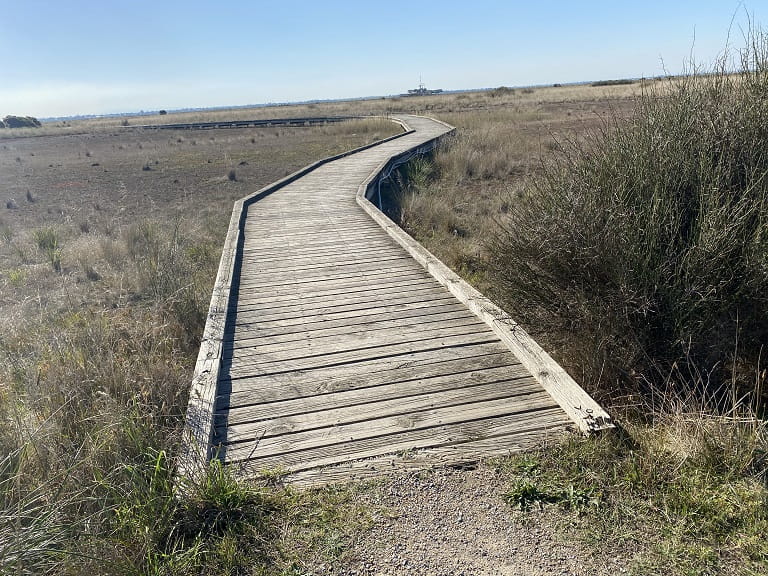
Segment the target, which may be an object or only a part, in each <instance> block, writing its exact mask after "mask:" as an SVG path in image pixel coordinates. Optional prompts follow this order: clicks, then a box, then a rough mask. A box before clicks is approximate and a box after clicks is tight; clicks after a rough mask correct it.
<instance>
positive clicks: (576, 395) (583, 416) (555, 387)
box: [357, 120, 614, 434]
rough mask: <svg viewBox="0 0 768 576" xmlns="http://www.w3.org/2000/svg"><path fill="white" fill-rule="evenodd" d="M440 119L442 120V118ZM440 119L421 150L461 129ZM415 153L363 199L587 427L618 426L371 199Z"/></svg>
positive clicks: (381, 169) (371, 181)
mask: <svg viewBox="0 0 768 576" xmlns="http://www.w3.org/2000/svg"><path fill="white" fill-rule="evenodd" d="M437 122H440V121H439V120H437ZM440 123H441V124H445V126H446V127H449V128H451V130H450V131H449V132H447V133H446V134H444V135H443V136H439V137H437V138H435V139H433V140H431V141H428V142H426V143H424V144H422V145H420V146H418V147H417V150H418V151H417V152H416V154H420V153H424V152H421V151H422V150H424V151H429V150H431V149H433V148H434V147H435V146H436V145H437V143H438V141H439V140H440V139H441V138H443V137H444V136H445V135H447V134H451V133H452V132H453V130H455V129H454V128H453V127H452V126H450V125H449V124H446V123H445V122H440ZM413 156H414V153H413V149H412V150H410V151H408V152H405V153H402V154H399V155H397V156H394V157H392V158H390V159H389V160H387V161H384V162H383V163H382V164H381V165H380V166H378V167H377V168H376V170H375V171H373V172H372V173H371V175H370V176H369V177H368V178H367V179H366V180H365V182H363V183H362V184H361V185H360V187H359V188H358V191H357V202H358V204H359V205H360V206H361V207H362V208H363V209H364V210H365V211H366V212H367V213H368V214H369V215H370V216H371V218H373V219H374V220H375V221H376V222H377V223H378V224H379V225H380V226H381V227H382V228H383V229H384V230H386V232H387V233H388V234H389V235H390V236H391V237H392V238H393V239H394V240H395V241H396V242H397V243H398V244H400V245H401V246H402V247H403V248H404V249H405V250H406V251H407V252H408V253H409V254H410V255H411V256H412V257H413V258H414V259H415V260H416V261H417V262H419V264H421V265H422V266H423V267H424V268H425V269H426V270H427V272H429V273H430V274H431V275H432V276H433V277H434V278H435V279H436V280H437V281H438V282H440V284H442V285H443V286H445V287H446V288H447V289H448V290H449V291H450V292H451V293H452V294H453V295H454V296H455V297H456V298H457V299H458V300H459V301H461V302H462V303H463V304H464V305H465V306H467V308H469V309H470V310H471V311H472V312H473V313H474V314H476V315H477V316H478V317H479V318H480V319H481V320H483V322H485V323H486V324H487V325H488V326H489V327H490V328H491V329H492V330H493V332H494V333H495V334H496V336H498V337H499V339H501V341H502V342H503V343H504V344H506V345H507V346H508V347H509V349H510V350H511V351H512V353H513V354H515V356H517V357H518V359H519V360H520V362H521V363H522V364H523V366H525V367H526V368H527V369H528V370H529V371H530V372H531V374H532V375H533V376H534V378H536V380H538V381H539V383H540V384H541V385H542V386H543V388H544V389H545V390H546V391H547V392H548V393H549V394H550V396H552V398H553V399H554V400H555V401H556V402H557V403H558V404H559V405H560V407H561V408H562V409H563V410H564V411H565V413H566V414H568V416H569V417H570V418H571V420H573V422H574V423H575V424H576V426H577V427H578V428H579V430H580V431H581V432H582V433H584V434H593V433H595V432H600V431H603V430H607V429H611V428H614V424H613V421H612V419H611V417H610V415H609V414H608V413H607V412H606V411H605V410H603V408H602V407H601V406H600V405H599V404H598V403H597V402H595V400H594V399H593V398H592V397H591V396H590V395H589V394H587V392H586V391H585V390H584V389H583V388H582V387H581V386H579V385H578V384H577V383H576V381H575V380H574V379H573V378H572V377H571V376H570V375H569V374H568V372H566V371H565V369H563V368H562V367H561V366H560V365H559V364H558V363H557V362H555V360H554V359H553V358H552V357H551V356H550V355H549V354H547V353H546V352H545V351H544V349H542V348H541V346H539V345H538V344H537V343H536V341H535V340H534V339H533V338H532V337H531V336H530V335H529V334H528V333H527V332H526V331H525V330H523V328H522V327H521V326H520V325H519V324H517V322H515V321H514V320H513V319H512V318H511V317H510V316H509V314H507V313H506V312H505V311H504V310H502V309H501V308H499V307H498V306H496V305H495V304H494V303H493V302H491V301H490V300H489V299H488V298H487V297H486V296H484V295H483V294H482V293H480V292H479V291H478V290H476V289H475V288H473V287H472V286H470V285H469V284H468V283H467V282H466V281H465V280H463V279H462V278H461V277H460V276H459V275H458V274H456V273H455V272H454V271H453V270H451V269H450V268H448V267H447V266H446V265H445V264H443V263H442V262H441V261H440V260H439V259H438V258H437V257H436V256H434V255H433V254H432V253H431V252H429V251H428V250H427V249H426V248H424V247H423V246H422V245H421V244H419V243H418V242H417V241H416V240H415V239H414V238H413V237H412V236H411V235H409V234H408V233H407V232H405V231H404V230H403V229H402V228H400V227H399V226H398V225H397V224H395V223H394V222H393V221H392V220H390V219H389V218H388V217H387V216H385V215H384V213H383V212H381V211H380V210H379V209H378V208H377V207H376V206H375V205H374V204H373V203H372V202H371V198H373V197H374V194H375V192H374V189H375V188H377V186H378V183H379V181H380V177H381V175H382V174H385V173H388V172H389V171H391V169H392V167H394V166H397V165H400V164H402V163H403V162H404V161H405V162H407V161H408V160H404V159H405V158H407V159H410V158H412V157H413Z"/></svg>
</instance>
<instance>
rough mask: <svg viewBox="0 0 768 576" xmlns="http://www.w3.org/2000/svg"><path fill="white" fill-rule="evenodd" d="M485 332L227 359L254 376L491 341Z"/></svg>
mask: <svg viewBox="0 0 768 576" xmlns="http://www.w3.org/2000/svg"><path fill="white" fill-rule="evenodd" d="M493 341H494V339H493V338H489V337H488V334H487V333H484V332H470V333H467V334H457V335H456V336H445V337H443V338H431V339H429V338H428V339H422V340H417V341H414V342H399V343H397V344H389V345H386V346H369V347H367V348H362V349H360V350H343V351H340V352H336V353H331V354H323V355H319V356H306V357H304V356H301V357H297V358H281V359H278V360H269V361H267V360H266V359H260V358H258V356H256V357H255V358H254V357H252V358H247V359H243V360H238V361H231V362H229V367H230V369H229V372H230V373H231V372H233V371H234V370H237V372H238V375H239V376H240V377H244V376H255V375H258V374H276V373H280V372H292V371H297V370H314V369H316V368H323V367H331V366H341V365H343V364H350V363H357V362H362V361H364V360H376V359H379V358H386V357H389V356H399V355H402V354H407V353H411V352H420V351H434V350H439V349H441V348H452V347H455V346H465V345H469V344H484V343H487V342H493Z"/></svg>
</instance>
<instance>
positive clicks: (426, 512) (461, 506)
mask: <svg viewBox="0 0 768 576" xmlns="http://www.w3.org/2000/svg"><path fill="white" fill-rule="evenodd" d="M503 492H504V485H503V482H502V479H501V478H500V477H499V475H498V473H496V472H495V471H494V470H493V469H491V468H489V467H480V468H478V469H476V470H451V469H444V470H437V471H432V472H425V473H421V474H404V475H401V476H395V477H392V478H390V479H387V480H384V481H383V482H382V483H381V484H380V485H376V486H374V487H373V488H372V489H371V490H369V491H366V492H365V494H364V495H363V496H362V498H363V503H364V504H368V505H370V506H371V509H372V510H379V512H377V513H376V516H375V517H374V526H373V528H372V529H371V530H370V531H369V532H367V533H366V534H364V535H363V536H362V538H361V539H360V540H359V541H358V542H357V543H356V544H355V546H354V547H353V548H352V550H351V556H350V557H349V560H348V561H347V563H346V565H345V566H343V567H341V568H338V569H336V570H335V571H333V572H330V573H332V574H338V575H343V576H352V575H384V574H386V575H399V574H403V575H405V574H408V575H420V574H423V575H429V576H439V575H446V576H447V575H451V576H460V575H467V576H469V575H488V576H490V575H496V574H500V575H531V576H550V575H552V576H555V575H556V576H581V575H584V576H586V575H589V576H607V575H609V574H610V575H617V574H621V573H622V572H623V570H622V569H621V567H620V565H619V564H618V562H619V560H618V559H612V563H613V566H612V567H610V566H609V565H608V562H607V561H604V560H602V559H595V558H592V557H591V556H590V555H589V554H588V553H586V552H585V550H584V549H583V548H582V547H580V546H579V545H578V544H575V543H568V542H567V541H566V539H565V538H564V537H562V536H558V535H557V533H556V531H555V529H554V528H553V525H554V523H555V521H556V520H557V519H558V518H562V517H561V516H559V515H560V512H558V511H557V510H546V511H543V512H539V511H533V512H528V513H522V512H518V511H515V510H512V509H511V508H510V507H509V506H508V505H507V504H506V503H505V502H504V500H503V499H502V494H503Z"/></svg>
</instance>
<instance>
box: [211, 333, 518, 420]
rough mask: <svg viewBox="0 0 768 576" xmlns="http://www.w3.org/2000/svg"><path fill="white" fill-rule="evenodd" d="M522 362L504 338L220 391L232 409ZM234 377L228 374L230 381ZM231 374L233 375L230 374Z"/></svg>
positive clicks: (242, 382)
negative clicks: (258, 402) (497, 340)
mask: <svg viewBox="0 0 768 576" xmlns="http://www.w3.org/2000/svg"><path fill="white" fill-rule="evenodd" d="M517 364H519V362H517V360H516V359H515V357H514V356H512V354H510V352H509V351H508V350H506V349H503V348H502V347H501V345H500V343H499V342H489V343H484V344H474V345H470V346H456V347H452V348H450V347H448V348H443V349H440V350H427V351H418V352H410V353H406V354H401V355H396V356H386V357H383V358H378V359H373V360H363V361H360V362H356V363H349V364H343V365H341V366H330V367H320V368H315V369H312V370H306V371H302V372H283V373H279V374H268V375H263V376H262V375H258V376H250V377H239V378H236V380H235V383H236V385H235V386H234V387H232V388H231V390H226V391H224V392H223V393H222V395H221V396H219V398H218V400H217V406H219V407H221V408H222V409H226V408H228V407H230V406H233V407H238V406H244V405H249V404H253V403H254V399H255V398H258V400H259V401H260V402H261V403H268V402H277V401H279V400H287V399H294V398H303V397H309V396H313V395H321V394H331V393H335V392H343V391H346V390H356V389H362V388H366V387H374V386H379V385H382V384H397V383H399V382H403V383H406V382H411V381H416V380H421V379H425V378H433V377H441V376H447V375H456V376H460V375H462V374H471V373H472V372H473V371H474V370H485V369H487V368H496V367H509V368H510V369H512V367H514V366H515V365H517ZM227 379H228V378H224V379H223V380H224V381H226V380H227ZM229 379H231V378H229Z"/></svg>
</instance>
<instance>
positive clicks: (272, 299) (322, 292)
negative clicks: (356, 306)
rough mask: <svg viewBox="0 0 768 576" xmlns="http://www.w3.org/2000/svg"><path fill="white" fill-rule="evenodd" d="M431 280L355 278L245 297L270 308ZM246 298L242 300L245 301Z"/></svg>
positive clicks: (409, 286)
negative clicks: (305, 288) (371, 280)
mask: <svg viewBox="0 0 768 576" xmlns="http://www.w3.org/2000/svg"><path fill="white" fill-rule="evenodd" d="M428 283H429V280H428V279H427V278H424V277H422V276H419V275H417V274H410V275H404V276H398V277H394V278H387V279H385V280H379V281H376V282H369V281H366V280H362V281H359V280H353V281H351V282H349V283H345V284H342V285H337V284H335V283H334V285H333V286H332V287H323V286H322V285H315V286H314V287H313V288H311V289H307V290H299V289H290V288H289V289H280V288H275V289H270V290H269V291H266V292H256V291H254V290H248V291H247V294H245V295H244V297H245V298H249V299H250V300H248V304H249V306H250V308H251V309H252V310H258V309H260V308H270V307H274V306H280V305H282V304H283V303H284V302H292V301H311V300H313V299H320V298H328V297H334V296H344V295H354V294H357V293H367V292H376V291H392V292H402V291H404V290H409V289H413V288H417V287H419V286H424V285H425V284H427V285H428ZM243 301H244V300H242V299H241V300H240V302H243Z"/></svg>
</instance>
